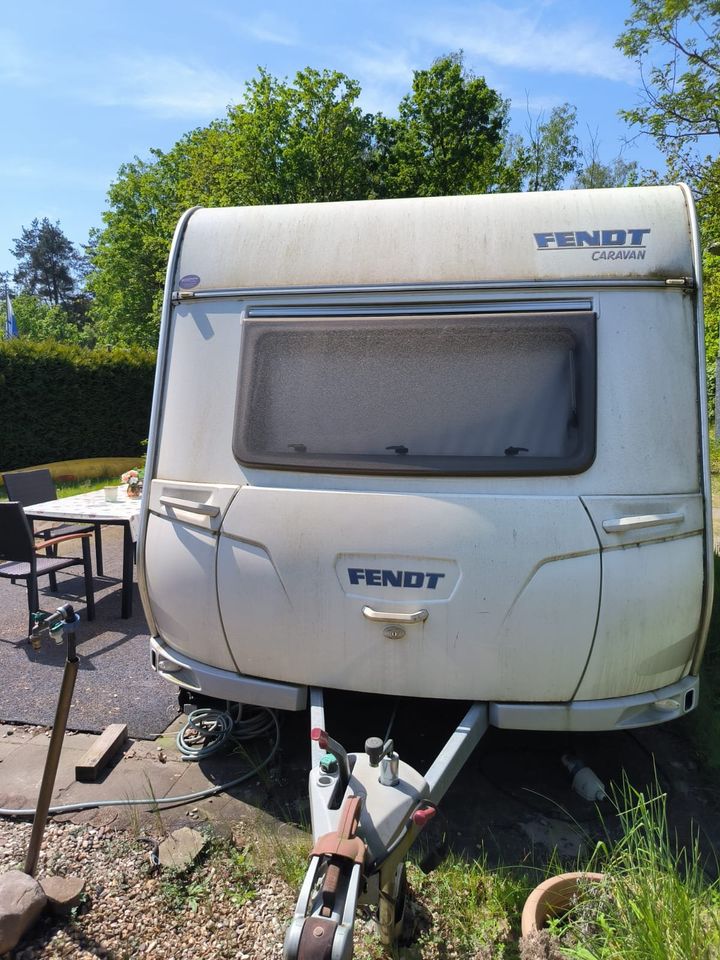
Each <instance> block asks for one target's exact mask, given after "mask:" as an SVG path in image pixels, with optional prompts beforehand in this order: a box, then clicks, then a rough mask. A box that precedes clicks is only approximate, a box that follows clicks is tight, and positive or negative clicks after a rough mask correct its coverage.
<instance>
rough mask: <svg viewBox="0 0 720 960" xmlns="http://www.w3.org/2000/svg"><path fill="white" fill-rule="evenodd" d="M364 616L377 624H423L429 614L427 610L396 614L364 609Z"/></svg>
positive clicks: (369, 608) (368, 608)
mask: <svg viewBox="0 0 720 960" xmlns="http://www.w3.org/2000/svg"><path fill="white" fill-rule="evenodd" d="M362 615H363V616H364V617H365V618H366V619H367V620H374V621H375V622H376V623H422V622H423V620H427V618H428V612H427V610H425V609H422V610H416V611H415V612H414V613H395V612H391V611H386V610H373V608H372V607H363V608H362Z"/></svg>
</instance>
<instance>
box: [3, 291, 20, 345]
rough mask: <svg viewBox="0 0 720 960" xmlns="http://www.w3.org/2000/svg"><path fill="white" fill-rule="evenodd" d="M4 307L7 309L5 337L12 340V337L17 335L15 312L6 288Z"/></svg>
mask: <svg viewBox="0 0 720 960" xmlns="http://www.w3.org/2000/svg"><path fill="white" fill-rule="evenodd" d="M5 307H6V309H7V316H6V317H5V339H6V340H12V339H13V337H16V336H17V335H18V331H17V323H16V321H15V313H14V312H13V308H12V303H11V302H10V294H9V293H8V292H7V290H6V291H5Z"/></svg>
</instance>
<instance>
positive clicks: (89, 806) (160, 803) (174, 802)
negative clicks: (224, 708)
mask: <svg viewBox="0 0 720 960" xmlns="http://www.w3.org/2000/svg"><path fill="white" fill-rule="evenodd" d="M260 710H263V711H265V712H266V713H267V715H268V721H267V724H268V725H267V728H266V729H267V730H272V729H273V726H274V730H275V737H274V742H273V745H272V748H271V750H270V752H269V753H268V755H267V756H266V757H265V759H264V760H262V761H261V762H260V763H258V764H256V765H255V766H254V767H253V769H252V770H249V771H248V772H247V773H244V774H243V775H242V776H240V777H235V778H234V779H233V780H228V781H227V782H226V783H219V784H217V785H216V786H214V787H207V788H206V789H205V790H198V791H197V792H196V793H186V794H183V795H182V796H179V797H158V798H154V799H153V798H151V799H142V800H138V799H135V800H86V801H83V802H82V803H66V804H62V805H61V806H57V807H50V809H49V810H48V814H53V815H54V814H58V813H76V812H77V811H79V810H93V809H95V808H96V807H141V806H151V807H162V808H163V809H169V808H172V807H177V806H182V805H183V804H185V803H192V802H194V801H195V800H203V799H205V797H212V796H214V795H215V794H216V793H222V792H223V791H225V790H231V789H232V788H233V787H236V786H238V785H239V784H241V783H244V782H245V781H246V780H249V779H250V778H251V777H254V776H255V775H256V774H257V773H258V771H259V770H262V769H263V767H266V766H267V765H268V764H269V763H270V761H271V760H272V759H273V757H274V756H275V754H276V753H277V751H278V748H279V746H280V724H279V722H278V718H277V716H276V715H275V712H274V711H273V710H269V709H267V708H265V707H261V708H260ZM270 721H271V722H270ZM253 722H257V721H255V720H253ZM263 732H265V731H264V730H263ZM248 739H249V737H248ZM34 815H35V808H33V807H30V808H27V809H24V810H11V809H5V808H0V816H2V817H32V816H34Z"/></svg>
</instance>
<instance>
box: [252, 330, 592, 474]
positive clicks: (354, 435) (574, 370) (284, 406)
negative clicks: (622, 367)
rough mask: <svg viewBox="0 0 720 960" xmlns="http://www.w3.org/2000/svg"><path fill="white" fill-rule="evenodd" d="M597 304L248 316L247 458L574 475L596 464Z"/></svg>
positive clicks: (348, 466) (305, 465)
mask: <svg viewBox="0 0 720 960" xmlns="http://www.w3.org/2000/svg"><path fill="white" fill-rule="evenodd" d="M594 339H595V324H594V316H593V315H592V314H589V313H588V314H578V313H575V314H560V313H557V314H543V315H530V314H521V315H517V314H515V315H506V316H499V315H475V316H434V317H417V318H407V317H382V318H357V317H353V318H345V319H343V318H336V319H321V320H317V319H307V320H306V319H303V320H287V319H282V320H265V319H263V320H248V321H246V327H245V335H244V339H243V355H242V361H241V365H240V386H239V391H238V409H237V417H236V424H235V443H234V449H235V455H236V456H237V457H238V459H239V460H240V461H241V462H244V463H248V464H262V465H266V466H272V467H280V468H283V467H284V468H288V469H315V470H328V471H338V470H340V471H346V470H354V471H362V472H382V473H416V472H420V473H443V474H453V473H476V474H483V473H501V474H502V473H505V474H514V473H527V472H532V473H565V472H567V473H571V472H577V471H579V470H581V469H584V468H585V467H587V466H588V465H589V463H590V462H591V461H592V457H593V452H594V423H595V377H594V370H595V356H594Z"/></svg>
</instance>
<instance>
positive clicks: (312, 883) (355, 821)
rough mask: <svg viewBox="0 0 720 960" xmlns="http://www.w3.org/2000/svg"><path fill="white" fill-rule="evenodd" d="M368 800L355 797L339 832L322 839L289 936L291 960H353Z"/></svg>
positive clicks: (313, 855)
mask: <svg viewBox="0 0 720 960" xmlns="http://www.w3.org/2000/svg"><path fill="white" fill-rule="evenodd" d="M361 808H362V798H361V797H356V796H349V797H347V798H346V800H345V803H344V804H343V808H342V811H341V813H340V821H339V824H338V828H337V830H333V831H331V832H330V833H326V834H325V835H324V836H322V837H319V838H318V840H317V842H316V843H315V845H314V847H313V849H312V851H311V853H310V866H309V867H308V872H307V874H306V875H305V881H304V883H303V885H302V889H301V891H300V896H299V897H298V901H297V906H296V907H295V915H294V917H293V920H292V923H291V924H290V927H289V929H288V932H287V934H286V936H285V950H284V956H285V958H286V960H349V958H350V957H352V937H353V927H354V923H355V911H356V909H357V903H358V897H359V895H360V887H361V884H362V880H363V869H364V864H365V857H366V854H367V846H366V844H365V843H364V842H363V841H362V840H361V839H360V837H358V836H357V829H358V825H359V823H360V810H361Z"/></svg>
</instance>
